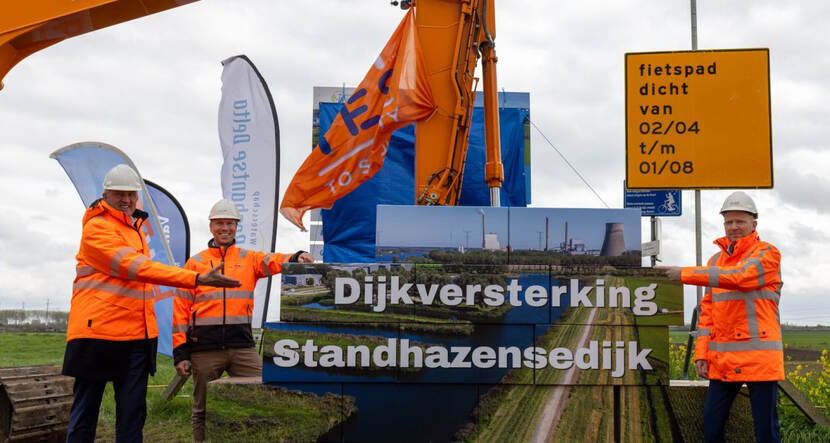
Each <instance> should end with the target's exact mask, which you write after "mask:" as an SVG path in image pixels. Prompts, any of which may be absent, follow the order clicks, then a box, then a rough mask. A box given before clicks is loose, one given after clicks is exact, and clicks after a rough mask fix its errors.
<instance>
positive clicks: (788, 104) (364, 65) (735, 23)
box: [0, 0, 830, 324]
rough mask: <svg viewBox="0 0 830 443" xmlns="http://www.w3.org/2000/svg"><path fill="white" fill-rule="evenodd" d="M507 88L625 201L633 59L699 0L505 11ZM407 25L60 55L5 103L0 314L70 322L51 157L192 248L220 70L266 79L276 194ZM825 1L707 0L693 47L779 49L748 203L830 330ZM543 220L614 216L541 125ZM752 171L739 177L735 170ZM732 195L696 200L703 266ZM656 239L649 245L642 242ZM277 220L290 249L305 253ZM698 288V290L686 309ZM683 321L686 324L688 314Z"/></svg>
mask: <svg viewBox="0 0 830 443" xmlns="http://www.w3.org/2000/svg"><path fill="white" fill-rule="evenodd" d="M497 8H498V9H497V26H498V33H497V38H496V48H497V51H498V56H499V63H498V77H499V87H500V88H504V89H506V90H508V91H522V92H529V93H530V102H531V118H532V120H533V122H534V124H535V125H536V126H537V127H538V128H539V129H540V130H541V131H542V132H543V133H544V134H545V135H546V136H547V138H549V139H550V140H551V141H552V142H553V143H554V144H555V145H556V147H557V148H558V149H559V150H560V151H561V152H562V153H563V154H564V155H565V156H566V157H567V158H568V159H569V161H570V162H571V163H572V164H573V165H574V166H575V167H576V168H577V169H578V170H579V171H580V173H581V174H582V175H583V176H585V177H586V178H587V180H588V181H589V182H590V183H591V184H592V186H593V187H594V188H595V189H596V190H597V192H598V193H599V194H600V195H601V196H602V198H603V199H604V200H605V201H606V202H607V203H608V204H609V205H610V206H612V207H621V206H622V202H623V192H622V183H623V179H624V175H625V172H624V164H625V128H624V124H625V114H624V100H625V97H624V71H623V68H624V54H625V53H626V52H643V51H667V50H688V49H691V37H690V35H691V31H690V11H689V1H688V0H670V1H666V0H649V1H646V0H641V1H635V0H627V1H619V2H608V1H601V0H582V1H578V2H576V1H572V2H546V1H529V0H508V1H500V2H498V4H497ZM402 16H403V12H402V11H401V10H400V9H398V8H396V7H392V6H390V5H389V2H388V1H386V0H337V1H334V0H317V1H313V2H295V1H274V0H248V1H244V2H242V1H229V0H226V1H221V0H202V1H199V2H196V3H193V4H189V5H185V6H183V7H179V8H176V9H173V10H170V11H166V12H163V13H160V14H156V15H154V16H150V17H145V18H142V19H139V20H135V21H132V22H128V23H123V24H120V25H116V26H113V27H110V28H107V29H104V30H101V31H96V32H93V33H89V34H86V35H82V36H79V37H75V38H72V39H69V40H66V41H64V42H61V43H59V44H57V45H55V46H53V47H50V48H47V49H45V50H43V51H40V52H38V53H36V54H34V55H32V56H30V57H28V58H27V59H25V60H23V61H22V62H21V63H20V64H19V65H17V66H16V67H15V68H13V69H12V71H11V72H10V73H9V74H8V75H7V76H6V77H5V79H4V83H5V88H4V89H3V90H2V91H0V134H2V138H0V152H2V154H3V161H2V162H0V189H2V192H0V209H2V216H0V309H7V308H19V307H21V306H22V305H23V304H24V303H25V306H26V308H27V309H29V308H44V307H46V304H47V301H48V303H49V305H50V308H55V309H68V307H69V301H70V296H71V281H72V279H73V277H74V275H73V274H74V269H73V268H74V266H75V262H74V254H75V252H76V251H77V248H78V240H79V237H80V229H81V226H80V219H81V215H82V213H83V207H82V205H81V201H80V198H79V197H78V195H77V193H76V192H75V190H74V188H73V187H72V185H71V184H70V182H69V180H68V178H67V177H66V175H65V174H64V172H63V170H62V169H61V167H60V166H59V165H58V163H57V162H55V161H54V160H51V159H49V154H50V153H51V152H53V151H54V150H56V149H58V148H61V147H63V146H66V145H69V144H72V143H76V142H80V141H101V142H105V143H109V144H112V145H114V146H116V147H118V148H120V149H121V150H123V151H125V152H126V153H127V154H128V155H130V157H131V158H132V159H133V161H134V162H135V164H136V165H137V166H138V168H139V170H140V172H141V174H142V175H143V176H144V177H145V178H148V179H151V180H153V181H155V182H157V183H159V184H161V185H163V186H164V187H166V188H167V189H168V190H169V191H171V192H172V193H173V194H174V195H176V196H177V198H178V199H179V201H180V202H181V203H182V205H183V206H184V207H185V209H186V210H187V213H188V216H189V218H190V224H191V229H192V231H193V234H192V235H193V238H192V242H191V244H192V245H193V246H192V250H193V251H197V250H198V249H199V248H201V246H202V245H204V244H205V242H206V241H207V240H208V238H209V233H208V227H207V221H206V214H207V211H208V209H209V207H210V205H211V204H212V203H213V202H214V201H215V200H217V199H218V198H219V197H220V194H221V191H220V188H219V169H220V163H221V157H220V148H219V143H218V137H217V130H216V118H217V117H216V113H217V105H218V103H219V94H220V86H221V84H220V74H221V65H220V61H221V60H223V59H225V58H227V57H229V56H232V55H236V54H246V55H248V56H249V57H250V58H251V60H252V61H253V62H254V63H255V64H256V65H257V67H258V68H259V70H260V72H261V73H262V75H263V76H264V77H265V79H266V81H267V82H268V84H269V85H270V88H271V92H272V94H273V97H274V100H275V102H276V107H277V112H278V114H279V122H280V129H281V135H282V141H281V143H282V171H281V178H280V184H281V186H282V189H281V191H284V190H285V186H286V185H287V183H288V182H289V181H290V179H291V177H292V176H293V174H294V172H295V171H296V169H297V167H298V166H299V165H300V163H301V162H302V160H303V159H304V158H305V156H306V155H307V154H308V152H309V145H310V138H311V106H312V103H311V102H312V94H311V93H312V88H313V87H314V86H340V85H343V84H345V85H354V84H357V83H358V82H359V81H360V80H361V79H362V77H363V75H364V74H365V73H366V71H367V69H368V67H369V65H370V63H371V62H372V61H373V60H374V58H375V57H376V55H377V53H378V52H379V51H380V49H381V47H382V46H383V44H384V43H385V42H386V40H387V38H388V37H389V35H390V34H391V33H392V31H393V30H394V29H395V27H396V26H397V24H398V22H399V20H400V18H401V17H402ZM827 17H830V3H828V2H825V1H818V0H816V1H806V0H802V1H798V2H781V1H776V0H733V1H729V2H721V1H711V0H709V1H707V0H702V1H698V46H699V48H700V49H730V48H758V47H766V48H769V50H770V76H771V79H770V82H771V94H772V96H771V102H772V126H773V127H772V134H773V152H774V160H773V161H774V173H775V188H774V189H773V190H758V191H751V192H750V193H751V195H752V196H753V197H754V198H755V199H756V202H757V204H758V206H759V208H760V211H761V217H760V221H759V227H758V228H759V232H760V235H761V237H762V238H763V239H765V240H768V241H770V242H772V243H773V244H775V245H777V246H778V247H779V249H780V250H781V252H782V254H783V261H782V267H783V277H784V282H785V286H784V293H783V297H782V303H781V318H782V320H783V321H785V322H790V323H797V324H814V323H825V324H828V323H830V296H828V291H827V289H826V288H825V287H824V285H825V283H828V280H824V279H823V277H822V275H824V276H826V273H827V271H828V270H829V269H830V258H828V255H827V253H826V252H822V251H823V248H824V247H826V246H827V245H828V244H830V234H828V233H827V232H825V229H826V228H822V226H828V225H830V216H829V215H828V214H830V198H828V197H830V178H827V175H826V171H827V170H828V169H830V149H828V148H829V147H830V146H828V145H830V141H828V140H830V127H828V125H827V122H828V121H830V80H828V74H830V57H827V54H828V53H830V39H828V38H827V35H826V31H821V29H826V19H827ZM531 142H532V164H533V173H532V178H533V183H532V195H533V204H532V206H535V207H603V204H602V202H600V201H599V199H597V197H596V196H594V194H593V193H591V191H590V190H589V189H588V188H587V187H586V186H585V185H584V184H583V183H582V182H581V181H580V180H579V178H578V177H577V176H576V175H575V174H574V173H573V172H572V171H571V170H570V169H569V168H568V167H567V165H565V163H564V162H563V161H562V160H561V159H560V157H559V156H558V155H557V154H556V152H555V151H554V150H553V148H551V147H550V146H549V145H548V144H547V142H546V141H545V139H544V138H542V136H541V135H540V134H539V132H537V131H536V130H533V132H532V139H531ZM724 166H725V168H726V167H728V168H739V167H741V165H724ZM728 193H729V191H704V192H703V193H702V214H703V231H702V235H703V239H704V242H703V243H704V246H703V252H704V257H708V256H709V255H711V254H712V253H713V252H714V246H713V245H712V244H711V240H712V239H714V238H715V237H717V236H720V235H722V227H721V225H720V220H719V218H720V217H719V215H718V214H717V211H718V208H719V206H720V203H721V201H722V200H723V198H724V197H725V196H726V195H727V194H728ZM683 211H684V215H683V216H682V217H676V218H667V219H665V220H664V224H663V236H664V239H665V242H664V254H663V259H664V262H665V263H667V264H678V265H683V264H693V263H694V260H695V253H694V251H695V247H694V244H695V243H694V242H695V235H694V194H693V192H691V191H685V192H684V193H683ZM648 235H649V234H648V231H647V227H644V228H643V238H648ZM307 247H308V236H307V234H305V233H301V232H299V230H298V229H297V228H295V227H293V226H292V225H290V224H289V223H287V222H285V221H284V220H280V224H279V227H278V249H279V250H283V251H292V250H296V249H299V248H303V249H307ZM693 303H694V290H691V289H687V303H686V305H687V311H690V308H691V306H692V305H693ZM687 318H688V312H687Z"/></svg>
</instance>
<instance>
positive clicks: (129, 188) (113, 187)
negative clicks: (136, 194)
mask: <svg viewBox="0 0 830 443" xmlns="http://www.w3.org/2000/svg"><path fill="white" fill-rule="evenodd" d="M104 190H105V191H140V190H141V188H140V187H138V186H129V185H111V186H105V187H104Z"/></svg>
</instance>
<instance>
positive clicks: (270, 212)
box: [219, 55, 280, 328]
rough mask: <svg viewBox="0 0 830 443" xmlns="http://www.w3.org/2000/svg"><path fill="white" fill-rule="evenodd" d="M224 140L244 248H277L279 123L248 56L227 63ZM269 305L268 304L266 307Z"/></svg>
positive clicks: (226, 181) (259, 311) (263, 299)
mask: <svg viewBox="0 0 830 443" xmlns="http://www.w3.org/2000/svg"><path fill="white" fill-rule="evenodd" d="M222 65H223V66H224V69H223V70H222V101H221V102H220V103H219V141H220V143H221V145H222V156H223V159H224V162H223V163H222V196H223V197H224V198H226V199H228V200H230V201H232V202H234V203H235V204H236V207H237V208H238V209H239V213H240V215H242V220H240V221H239V227H238V228H237V231H236V244H237V246H239V247H240V248H245V249H250V250H258V251H266V252H274V241H275V238H276V235H277V221H276V211H277V207H278V205H277V192H278V189H279V166H280V165H279V161H280V152H279V149H280V147H279V141H280V137H279V124H278V123H277V112H276V110H275V108H274V101H273V99H272V98H271V92H270V91H269V90H268V85H267V84H266V83H265V80H264V79H263V78H262V76H261V75H260V74H259V71H257V69H256V67H254V64H253V63H252V62H251V60H249V59H248V57H246V56H244V55H239V56H235V57H231V58H229V59H227V60H225V61H223V62H222ZM270 288H271V279H270V278H269V279H267V280H264V279H263V280H260V281H259V283H257V286H256V290H255V291H254V312H253V319H254V320H253V327H255V328H259V327H261V326H262V323H264V321H265V320H266V318H267V314H268V309H267V306H268V304H269V294H268V293H269V292H270ZM263 308H264V309H263Z"/></svg>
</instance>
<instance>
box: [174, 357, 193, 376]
mask: <svg viewBox="0 0 830 443" xmlns="http://www.w3.org/2000/svg"><path fill="white" fill-rule="evenodd" d="M176 372H177V373H178V374H179V377H187V376H188V375H189V374H190V360H182V361H180V362H179V363H178V364H177V365H176Z"/></svg>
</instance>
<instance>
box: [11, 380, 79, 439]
mask: <svg viewBox="0 0 830 443" xmlns="http://www.w3.org/2000/svg"><path fill="white" fill-rule="evenodd" d="M73 383H74V379H73V378H71V377H65V376H63V375H61V374H60V368H59V367H57V366H21V367H13V368H0V442H24V441H25V442H30V441H38V442H43V441H46V442H50V441H56V442H57V441H64V440H66V429H67V424H68V423H69V410H70V408H71V407H72V386H73Z"/></svg>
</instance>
